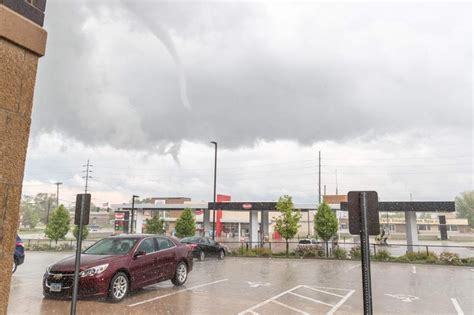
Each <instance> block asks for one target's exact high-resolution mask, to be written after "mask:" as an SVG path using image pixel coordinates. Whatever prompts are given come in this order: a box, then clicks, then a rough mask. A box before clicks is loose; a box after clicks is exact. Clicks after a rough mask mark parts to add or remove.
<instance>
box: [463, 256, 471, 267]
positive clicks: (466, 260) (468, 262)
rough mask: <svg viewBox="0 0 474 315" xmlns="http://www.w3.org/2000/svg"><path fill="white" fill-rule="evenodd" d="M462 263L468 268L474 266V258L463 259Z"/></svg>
mask: <svg viewBox="0 0 474 315" xmlns="http://www.w3.org/2000/svg"><path fill="white" fill-rule="evenodd" d="M461 263H462V264H463V265H467V266H474V257H468V258H461Z"/></svg>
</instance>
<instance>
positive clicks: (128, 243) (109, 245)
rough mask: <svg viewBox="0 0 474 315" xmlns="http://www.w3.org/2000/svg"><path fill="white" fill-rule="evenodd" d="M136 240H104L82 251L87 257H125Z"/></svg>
mask: <svg viewBox="0 0 474 315" xmlns="http://www.w3.org/2000/svg"><path fill="white" fill-rule="evenodd" d="M137 240H138V239H136V238H105V239H103V240H100V241H98V242H97V243H95V244H94V245H92V246H91V247H89V248H88V249H86V250H85V251H84V254H89V255H125V254H127V253H128V252H130V250H131V249H132V247H133V245H135V243H136V242H137Z"/></svg>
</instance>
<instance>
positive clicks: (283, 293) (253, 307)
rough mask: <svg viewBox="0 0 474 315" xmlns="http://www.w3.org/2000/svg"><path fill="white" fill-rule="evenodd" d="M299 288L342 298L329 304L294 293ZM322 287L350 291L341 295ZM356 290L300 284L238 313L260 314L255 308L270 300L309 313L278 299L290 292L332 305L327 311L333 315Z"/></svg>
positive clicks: (290, 293) (304, 297)
mask: <svg viewBox="0 0 474 315" xmlns="http://www.w3.org/2000/svg"><path fill="white" fill-rule="evenodd" d="M299 288H308V289H311V290H314V291H318V292H321V293H324V294H328V295H333V296H337V297H339V298H342V299H340V301H339V302H338V303H336V304H335V305H333V304H329V303H326V302H322V301H319V300H315V299H313V298H310V297H307V296H304V295H301V294H298V293H294V292H293V291H295V290H296V289H299ZM321 289H326V290H339V291H344V292H348V293H347V294H346V295H339V294H336V293H332V292H327V291H325V290H321ZM354 292H355V290H350V289H341V288H330V287H311V286H307V285H298V286H296V287H294V288H292V289H289V290H287V291H284V292H282V293H280V294H278V295H275V296H274V297H271V298H269V299H267V300H265V301H263V302H261V303H258V304H257V305H254V306H252V307H250V308H248V309H246V310H245V311H242V312H240V313H239V314H238V315H244V314H253V315H256V314H259V313H258V312H256V311H255V310H256V309H258V308H259V307H262V306H264V305H266V304H268V303H270V302H272V303H275V304H278V305H280V306H283V307H285V308H287V309H291V310H293V311H295V312H299V313H302V314H307V313H306V312H304V311H302V310H299V309H296V308H294V307H291V306H289V305H286V304H284V303H281V302H280V301H277V299H278V298H280V297H282V296H284V295H285V294H289V295H293V296H297V297H299V298H303V299H306V300H309V301H312V302H314V303H317V304H322V305H326V306H330V307H331V309H330V310H329V312H328V313H327V315H332V314H334V312H336V311H337V309H338V308H339V307H341V305H343V304H344V303H345V302H346V301H347V299H349V298H350V297H351V295H352V294H354Z"/></svg>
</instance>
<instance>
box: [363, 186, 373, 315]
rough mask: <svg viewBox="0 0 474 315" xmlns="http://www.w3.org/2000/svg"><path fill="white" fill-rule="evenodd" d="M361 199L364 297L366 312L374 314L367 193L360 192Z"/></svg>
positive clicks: (366, 313)
mask: <svg viewBox="0 0 474 315" xmlns="http://www.w3.org/2000/svg"><path fill="white" fill-rule="evenodd" d="M360 200H361V203H362V205H361V216H360V219H361V231H360V243H361V244H360V245H361V246H360V249H361V256H362V291H363V297H364V314H365V315H372V314H373V309H372V288H371V278H370V248H369V234H368V230H367V199H366V193H365V192H362V193H361V194H360Z"/></svg>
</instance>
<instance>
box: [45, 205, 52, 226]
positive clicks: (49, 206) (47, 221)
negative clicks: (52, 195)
mask: <svg viewBox="0 0 474 315" xmlns="http://www.w3.org/2000/svg"><path fill="white" fill-rule="evenodd" d="M50 209H51V202H50V201H48V213H47V214H46V224H48V223H49V210H50Z"/></svg>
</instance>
